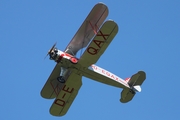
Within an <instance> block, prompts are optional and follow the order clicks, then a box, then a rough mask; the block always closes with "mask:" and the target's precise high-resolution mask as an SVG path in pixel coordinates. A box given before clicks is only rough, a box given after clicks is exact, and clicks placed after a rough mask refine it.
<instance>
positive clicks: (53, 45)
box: [44, 42, 57, 59]
mask: <svg viewBox="0 0 180 120" xmlns="http://www.w3.org/2000/svg"><path fill="white" fill-rule="evenodd" d="M56 44H57V42H56V43H55V44H54V45H53V46H52V47H51V49H50V50H49V51H48V53H47V55H46V56H45V57H44V59H46V57H47V56H48V55H49V54H50V53H51V52H52V50H53V49H54V48H55V46H56Z"/></svg>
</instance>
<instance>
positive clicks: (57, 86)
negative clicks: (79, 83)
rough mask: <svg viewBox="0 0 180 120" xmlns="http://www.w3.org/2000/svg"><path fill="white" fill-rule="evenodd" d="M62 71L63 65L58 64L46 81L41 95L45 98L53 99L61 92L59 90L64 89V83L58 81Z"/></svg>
mask: <svg viewBox="0 0 180 120" xmlns="http://www.w3.org/2000/svg"><path fill="white" fill-rule="evenodd" d="M60 72H61V65H60V64H56V66H55V67H54V70H53V71H52V73H51V75H50V76H49V78H48V80H47V82H46V83H45V85H44V87H43V88H42V90H41V96H42V97H43V98H46V99H52V98H55V97H56V96H57V95H58V94H59V91H60V90H61V89H62V87H63V85H64V84H62V83H60V82H58V81H57V77H59V75H60Z"/></svg>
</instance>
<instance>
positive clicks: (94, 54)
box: [79, 20, 118, 67]
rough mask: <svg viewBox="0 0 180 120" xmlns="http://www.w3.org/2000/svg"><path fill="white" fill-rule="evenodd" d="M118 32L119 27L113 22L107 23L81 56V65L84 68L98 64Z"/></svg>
mask: <svg viewBox="0 0 180 120" xmlns="http://www.w3.org/2000/svg"><path fill="white" fill-rule="evenodd" d="M117 32H118V25H117V24H116V23H115V22H114V21H112V20H108V21H106V22H105V23H104V24H103V25H102V27H101V28H100V30H99V32H98V33H97V34H96V36H95V37H94V38H93V40H92V41H91V43H90V44H89V46H88V47H87V49H86V51H85V52H84V53H83V55H82V56H81V58H80V60H79V63H80V64H82V65H83V67H89V66H90V65H92V64H94V63H96V62H97V60H98V59H99V58H100V56H101V55H102V54H103V53H104V51H105V50H106V48H107V47H108V46H109V44H110V43H111V41H112V40H113V38H114V37H115V35H116V34H117Z"/></svg>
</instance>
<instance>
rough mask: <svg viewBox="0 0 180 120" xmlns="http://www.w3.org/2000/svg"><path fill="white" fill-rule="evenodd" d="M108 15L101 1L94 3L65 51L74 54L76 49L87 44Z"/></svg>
mask: <svg viewBox="0 0 180 120" xmlns="http://www.w3.org/2000/svg"><path fill="white" fill-rule="evenodd" d="M107 15H108V8H107V6H106V5H104V4H103V3H98V4H96V5H95V6H94V7H93V9H92V10H91V12H90V13H89V15H88V16H87V18H86V19H85V21H84V22H83V24H82V25H81V27H80V28H79V30H78V31H77V33H76V34H75V36H74V37H73V39H72V40H71V42H70V43H69V45H68V46H67V47H66V49H65V52H66V53H69V54H71V55H76V53H77V52H78V50H80V49H81V48H84V47H86V46H87V45H88V43H89V42H90V40H91V39H92V38H93V36H94V35H95V33H96V32H97V31H98V28H99V27H100V26H101V25H102V23H103V22H104V20H105V19H106V17H107Z"/></svg>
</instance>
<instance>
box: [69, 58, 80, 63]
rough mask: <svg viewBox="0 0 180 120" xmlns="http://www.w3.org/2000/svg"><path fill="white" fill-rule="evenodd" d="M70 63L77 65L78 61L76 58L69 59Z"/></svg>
mask: <svg viewBox="0 0 180 120" xmlns="http://www.w3.org/2000/svg"><path fill="white" fill-rule="evenodd" d="M70 61H71V62H72V63H73V64H77V63H78V60H77V58H75V57H72V58H70Z"/></svg>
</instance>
